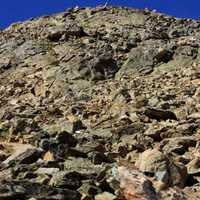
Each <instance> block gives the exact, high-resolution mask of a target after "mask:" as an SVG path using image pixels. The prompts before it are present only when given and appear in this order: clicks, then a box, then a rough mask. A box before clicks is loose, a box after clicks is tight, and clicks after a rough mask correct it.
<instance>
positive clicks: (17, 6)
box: [0, 0, 200, 29]
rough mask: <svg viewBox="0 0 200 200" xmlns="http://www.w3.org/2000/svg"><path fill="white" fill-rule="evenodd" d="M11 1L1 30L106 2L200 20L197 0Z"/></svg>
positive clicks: (0, 19)
mask: <svg viewBox="0 0 200 200" xmlns="http://www.w3.org/2000/svg"><path fill="white" fill-rule="evenodd" d="M10 1H12V0H7V1H6V2H4V3H2V6H1V7H0V29H5V28H7V27H8V26H10V25H11V24H13V23H19V22H24V21H27V20H30V19H32V18H38V17H42V16H46V15H52V14H56V13H59V12H63V11H65V10H67V9H69V8H73V7H75V6H78V7H80V8H83V7H96V6H100V5H104V4H105V3H106V2H107V6H121V7H129V8H133V9H145V8H148V9H149V10H156V12H158V13H162V14H165V15H169V16H173V17H177V18H188V19H194V20H200V15H199V11H198V10H199V9H198V7H200V3H197V6H195V5H194V4H192V2H194V1H195V0H190V3H188V1H187V0H182V2H181V4H180V3H176V2H175V3H174V2H169V1H167V2H165V4H163V3H161V0H151V1H150V2H147V1H146V0H140V1H139V0H134V1H128V0H124V1H122V0H118V1H117V0H110V1H105V0H104V1H101V0H100V1H97V0H95V1H92V0H88V1H87V2H85V1H83V0H79V1H78V0H74V1H73V2H70V1H65V0H59V1H57V2H49V1H48V0H43V1H42V2H40V3H39V4H38V3H37V2H36V1H35V0H29V2H28V3H27V2H26V1H25V0H20V1H18V2H17V3H16V2H14V3H13V2H12V4H10V3H9V2H10ZM12 11H13V12H12Z"/></svg>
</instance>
